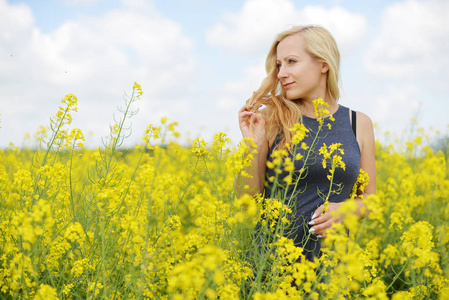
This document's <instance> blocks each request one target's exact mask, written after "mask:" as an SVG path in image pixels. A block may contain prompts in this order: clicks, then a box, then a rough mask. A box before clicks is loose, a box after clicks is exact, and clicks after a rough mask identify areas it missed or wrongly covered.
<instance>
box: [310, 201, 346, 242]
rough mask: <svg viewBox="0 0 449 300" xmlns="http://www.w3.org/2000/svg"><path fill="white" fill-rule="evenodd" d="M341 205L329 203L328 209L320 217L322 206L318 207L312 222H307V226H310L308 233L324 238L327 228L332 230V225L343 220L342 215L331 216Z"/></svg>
mask: <svg viewBox="0 0 449 300" xmlns="http://www.w3.org/2000/svg"><path fill="white" fill-rule="evenodd" d="M341 204H342V202H340V203H333V202H329V209H328V210H327V211H326V212H325V213H324V214H323V215H321V212H322V211H323V209H324V205H321V206H320V207H318V208H317V209H316V210H315V212H314V216H313V217H312V220H311V221H310V222H309V225H312V227H311V228H310V230H309V232H310V233H313V234H315V235H318V236H320V237H323V238H324V237H326V234H325V232H326V230H328V229H329V228H332V223H340V222H341V220H342V219H343V216H342V215H340V216H337V217H334V216H332V213H333V212H334V211H336V210H337V209H338V208H339V207H340V205H341ZM320 215H321V216H320Z"/></svg>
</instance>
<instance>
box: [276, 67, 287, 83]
mask: <svg viewBox="0 0 449 300" xmlns="http://www.w3.org/2000/svg"><path fill="white" fill-rule="evenodd" d="M287 77H288V74H287V72H286V70H285V68H284V67H283V66H280V67H279V70H278V79H279V80H282V79H285V78H287Z"/></svg>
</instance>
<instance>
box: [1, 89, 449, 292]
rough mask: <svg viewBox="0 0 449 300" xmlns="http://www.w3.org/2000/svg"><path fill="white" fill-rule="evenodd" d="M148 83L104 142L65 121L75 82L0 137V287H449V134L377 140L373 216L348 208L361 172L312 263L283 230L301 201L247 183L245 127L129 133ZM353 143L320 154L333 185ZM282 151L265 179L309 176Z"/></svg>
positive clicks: (298, 134) (164, 127)
mask: <svg viewBox="0 0 449 300" xmlns="http://www.w3.org/2000/svg"><path fill="white" fill-rule="evenodd" d="M141 96H142V90H141V88H140V86H139V85H138V84H135V85H134V87H133V90H132V94H131V95H130V96H127V97H125V99H126V101H125V107H124V108H123V109H122V110H121V112H122V116H121V118H120V119H119V120H118V122H117V123H116V124H114V125H112V126H111V128H110V129H111V130H110V135H109V137H108V138H107V139H105V140H104V146H103V147H100V148H99V149H97V150H89V149H84V146H83V141H84V136H83V133H82V131H81V130H80V129H77V128H71V121H72V114H73V113H74V112H76V109H77V98H76V96H75V95H72V94H69V95H67V96H66V97H64V99H63V100H62V106H61V107H60V108H59V110H58V112H57V113H56V115H55V116H53V117H52V118H51V121H50V125H49V127H48V128H45V127H42V128H41V129H40V130H39V132H38V135H37V136H38V139H39V147H36V148H21V149H19V148H17V147H15V146H13V145H11V146H10V147H9V148H7V149H3V150H0V298H1V299H221V300H224V299H255V300H262V299H276V300H280V299H361V298H363V299H365V298H366V299H390V298H391V299H449V254H448V251H449V205H448V201H449V177H448V175H449V171H448V170H449V167H448V164H447V159H448V151H447V149H448V148H447V147H445V148H444V147H443V148H442V149H443V150H440V151H434V150H433V149H432V148H431V147H430V146H429V145H430V144H431V140H430V139H431V137H429V136H428V135H427V134H426V133H425V132H424V131H423V130H417V131H416V133H415V136H414V137H413V138H412V139H411V140H410V141H409V142H406V143H399V142H398V143H392V144H387V145H382V144H380V143H379V142H377V143H376V163H377V172H378V176H377V195H374V196H369V197H367V198H366V199H364V201H365V204H366V207H367V209H368V214H367V216H366V217H365V218H364V219H362V220H359V219H358V218H357V217H356V215H355V214H352V213H351V211H353V210H354V209H355V202H354V197H355V195H356V193H357V191H358V190H363V187H364V185H365V184H366V182H367V180H369V178H367V176H366V173H364V172H363V170H361V172H360V176H359V180H358V181H357V183H356V186H354V193H353V195H352V197H351V199H348V201H346V202H345V204H344V205H343V206H342V207H341V211H340V212H339V213H343V214H345V218H344V221H343V222H342V223H341V224H337V225H335V226H334V232H333V233H332V234H328V236H327V237H326V238H325V239H323V244H324V246H323V255H322V256H321V257H320V258H319V259H316V260H315V261H314V262H310V261H307V260H304V259H301V258H302V257H303V254H302V249H301V248H298V247H295V246H294V244H293V242H292V240H289V239H287V238H285V237H283V233H284V232H285V230H287V228H288V225H289V224H290V223H291V221H292V220H291V218H292V217H291V212H292V209H291V203H289V202H288V201H285V199H282V197H281V198H279V199H275V198H273V199H264V198H263V197H261V196H259V197H251V196H248V195H247V194H243V195H242V196H237V195H239V194H241V193H236V191H235V185H234V180H235V178H236V176H237V175H239V176H248V174H246V173H245V166H248V165H250V164H251V160H252V157H253V155H254V153H253V151H254V150H251V149H252V148H251V147H249V146H248V145H250V143H251V141H242V142H241V143H240V144H239V145H238V146H237V147H231V146H230V143H229V139H228V137H227V136H226V134H224V133H222V132H219V133H217V134H216V136H215V139H214V141H211V142H208V143H206V142H205V141H204V140H200V139H196V140H193V141H192V146H191V147H183V146H181V144H180V142H179V133H178V132H177V126H178V124H177V123H176V122H171V121H170V120H167V119H166V118H163V119H162V120H161V121H160V124H151V125H149V126H148V128H147V130H146V134H145V136H144V137H143V140H142V143H141V144H139V145H136V147H135V148H133V149H124V148H122V147H120V145H122V143H123V140H124V139H125V138H126V136H127V135H128V134H129V129H127V127H126V121H127V120H128V119H129V118H130V117H132V115H133V114H134V113H135V107H136V106H138V101H139V100H140V97H141ZM316 105H317V107H319V106H320V105H321V106H322V103H321V102H319V101H317V102H316ZM318 110H319V109H318ZM292 130H293V131H295V137H294V139H293V144H292V145H290V146H291V147H296V146H297V147H302V148H303V149H304V148H305V149H307V148H308V147H309V146H310V145H303V144H301V140H302V137H303V136H304V135H305V134H312V133H310V132H307V131H306V130H305V129H304V128H303V127H301V125H299V124H298V125H297V126H296V127H295V128H293V129H292ZM343 152H344V145H338V144H335V145H328V147H324V148H322V149H320V153H319V154H318V155H317V156H316V157H315V159H318V160H319V162H320V163H322V165H323V168H327V169H329V173H328V174H329V175H328V179H329V182H330V186H331V187H333V186H334V185H335V183H334V181H333V180H334V178H333V173H334V170H335V168H342V169H344V163H343V162H342V161H341V155H342V154H343ZM274 155H275V159H274V160H273V163H272V164H271V165H268V166H267V167H269V168H273V169H275V171H276V174H282V173H283V172H287V173H288V176H286V177H283V178H282V179H281V177H275V178H269V179H268V180H271V181H274V182H277V181H278V182H279V186H285V185H291V184H294V183H295V180H301V178H304V176H307V170H306V167H305V169H304V172H300V175H299V176H296V177H295V176H293V174H294V173H293V172H294V170H293V169H292V161H291V159H290V158H288V157H287V156H288V153H287V151H284V152H282V151H277V152H275V154H274ZM295 159H297V160H303V161H307V159H308V157H295ZM305 166H306V164H305ZM242 188H243V189H244V188H245V187H242ZM330 190H332V189H330ZM329 196H330V197H332V196H331V195H329V194H328V195H323V203H326V201H327V199H328V198H329ZM256 224H259V227H260V230H259V231H258V234H257V236H256V235H255V231H254V228H255V226H256ZM307 238H316V236H314V235H312V234H311V235H310V236H308V237H307Z"/></svg>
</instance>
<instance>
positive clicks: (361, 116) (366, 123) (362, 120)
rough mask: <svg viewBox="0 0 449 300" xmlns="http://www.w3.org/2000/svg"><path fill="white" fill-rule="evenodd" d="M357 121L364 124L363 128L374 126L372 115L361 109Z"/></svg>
mask: <svg viewBox="0 0 449 300" xmlns="http://www.w3.org/2000/svg"><path fill="white" fill-rule="evenodd" d="M357 123H358V124H360V125H362V126H361V127H362V128H368V129H369V128H373V121H371V119H370V117H368V115H366V114H364V113H362V112H360V111H357Z"/></svg>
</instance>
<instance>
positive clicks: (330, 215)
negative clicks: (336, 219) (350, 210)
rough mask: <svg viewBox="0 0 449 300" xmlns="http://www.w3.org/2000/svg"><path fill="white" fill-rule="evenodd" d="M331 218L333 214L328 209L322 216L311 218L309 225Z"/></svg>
mask: <svg viewBox="0 0 449 300" xmlns="http://www.w3.org/2000/svg"><path fill="white" fill-rule="evenodd" d="M330 218H332V214H331V212H330V211H327V212H325V213H324V214H322V215H321V216H319V217H315V218H314V219H313V220H311V221H310V222H309V225H318V224H321V223H324V222H326V221H327V220H329V219H330Z"/></svg>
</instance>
